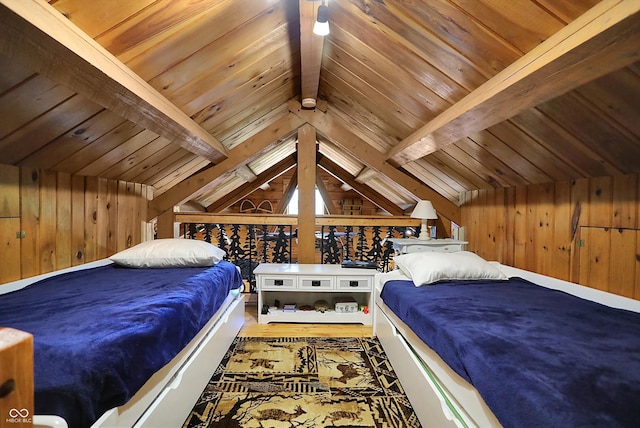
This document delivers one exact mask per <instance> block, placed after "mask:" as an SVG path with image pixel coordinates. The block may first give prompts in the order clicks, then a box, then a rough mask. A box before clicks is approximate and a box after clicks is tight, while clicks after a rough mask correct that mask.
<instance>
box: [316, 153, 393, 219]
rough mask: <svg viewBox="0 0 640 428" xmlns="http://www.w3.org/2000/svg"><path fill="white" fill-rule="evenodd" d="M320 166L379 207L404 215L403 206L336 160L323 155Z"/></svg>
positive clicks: (390, 212) (391, 212)
mask: <svg viewBox="0 0 640 428" xmlns="http://www.w3.org/2000/svg"><path fill="white" fill-rule="evenodd" d="M318 166H319V167H321V168H322V169H324V170H325V171H327V172H328V173H329V174H331V175H333V176H334V177H336V178H337V179H339V180H342V181H343V182H345V183H347V184H348V185H349V186H351V187H352V188H353V190H355V191H356V192H357V193H358V194H360V195H361V196H363V197H364V198H366V199H368V200H369V201H371V202H372V203H373V204H375V205H376V206H377V207H379V208H381V209H383V210H385V211H387V212H388V213H389V214H391V215H404V211H403V210H402V208H400V207H399V206H397V205H396V204H394V203H393V202H391V201H390V200H388V199H387V198H385V197H384V196H382V195H381V194H379V193H378V192H376V191H375V190H373V189H372V188H371V187H369V186H368V185H366V184H362V183H360V182H358V181H357V180H356V179H355V177H353V176H352V175H351V174H350V173H349V172H348V171H345V170H344V169H343V168H341V167H340V166H339V165H338V164H336V163H335V162H332V161H331V160H330V159H328V158H327V157H326V156H322V157H321V158H320V161H319V162H318Z"/></svg>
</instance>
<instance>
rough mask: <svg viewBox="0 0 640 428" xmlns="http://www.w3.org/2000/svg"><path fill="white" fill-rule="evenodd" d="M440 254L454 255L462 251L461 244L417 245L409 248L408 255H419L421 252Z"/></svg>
mask: <svg viewBox="0 0 640 428" xmlns="http://www.w3.org/2000/svg"><path fill="white" fill-rule="evenodd" d="M429 251H432V252H438V253H454V252H456V251H462V246H460V245H459V244H435V245H434V244H422V245H420V244H416V245H411V246H407V250H406V252H407V254H408V253H419V252H429Z"/></svg>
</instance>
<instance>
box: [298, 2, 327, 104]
mask: <svg viewBox="0 0 640 428" xmlns="http://www.w3.org/2000/svg"><path fill="white" fill-rule="evenodd" d="M299 4H300V64H301V69H300V72H301V77H300V82H301V86H302V87H301V94H300V95H301V100H302V105H303V106H304V107H305V108H314V107H315V106H316V103H317V100H318V87H319V86H320V67H321V64H322V47H323V45H324V36H318V35H317V34H315V33H314V32H313V24H314V23H315V20H316V12H317V10H318V6H319V5H320V2H319V1H312V0H299Z"/></svg>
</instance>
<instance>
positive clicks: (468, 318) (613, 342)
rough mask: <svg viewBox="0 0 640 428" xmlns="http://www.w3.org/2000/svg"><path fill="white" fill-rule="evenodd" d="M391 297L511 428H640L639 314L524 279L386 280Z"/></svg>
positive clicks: (388, 297)
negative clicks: (427, 283) (429, 282)
mask: <svg viewBox="0 0 640 428" xmlns="http://www.w3.org/2000/svg"><path fill="white" fill-rule="evenodd" d="M381 297H382V300H383V301H384V303H385V304H386V305H387V306H388V307H389V308H390V309H391V310H392V311H393V312H394V313H395V314H396V315H397V316H398V317H399V318H400V319H402V320H403V321H404V322H405V323H406V324H407V325H408V326H409V327H410V328H411V329H412V330H413V331H414V332H415V333H416V334H417V335H418V336H419V337H420V338H421V339H422V340H423V341H424V342H425V343H426V344H427V345H429V347H431V348H432V349H433V350H434V351H436V352H437V353H438V355H440V357H441V358H442V359H443V360H444V361H445V362H446V363H447V364H448V365H449V366H450V367H451V368H452V369H453V370H455V371H456V372H457V373H458V374H459V375H460V376H462V377H463V378H465V379H466V380H467V381H469V382H470V383H471V384H473V385H474V386H475V387H476V389H477V390H478V391H479V392H480V394H481V395H482V397H483V398H484V400H485V402H486V403H487V405H488V406H489V408H491V410H492V411H493V413H494V414H495V415H496V417H497V418H498V420H499V421H500V423H501V424H503V425H504V426H505V427H518V428H522V427H608V428H611V427H638V426H640V314H638V313H634V312H630V311H625V310H619V309H612V308H609V307H607V306H604V305H601V304H598V303H594V302H590V301H587V300H583V299H580V298H577V297H575V296H572V295H569V294H566V293H564V292H560V291H554V290H550V289H547V288H544V287H539V286H536V285H534V284H532V283H530V282H528V281H525V280H523V279H520V278H513V279H511V280H510V281H508V282H471V281H470V282H466V283H465V282H463V283H440V284H436V285H431V286H423V287H415V286H414V285H413V283H412V282H410V281H390V282H387V283H386V284H385V286H384V288H383V290H382V293H381Z"/></svg>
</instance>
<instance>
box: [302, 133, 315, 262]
mask: <svg viewBox="0 0 640 428" xmlns="http://www.w3.org/2000/svg"><path fill="white" fill-rule="evenodd" d="M315 194H316V130H315V128H314V127H313V126H311V125H309V124H306V125H303V126H302V127H300V129H298V263H316V260H315V257H316V250H315V244H316V235H315V232H316V229H315V228H316V211H315V207H316V203H315V200H316V199H315Z"/></svg>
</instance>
